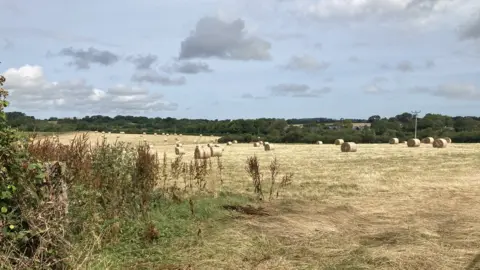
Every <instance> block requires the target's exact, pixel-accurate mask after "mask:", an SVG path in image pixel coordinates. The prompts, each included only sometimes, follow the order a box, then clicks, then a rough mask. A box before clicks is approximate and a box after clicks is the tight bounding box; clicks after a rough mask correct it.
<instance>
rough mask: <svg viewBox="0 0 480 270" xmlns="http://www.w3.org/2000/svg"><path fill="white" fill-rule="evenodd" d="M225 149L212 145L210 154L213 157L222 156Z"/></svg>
mask: <svg viewBox="0 0 480 270" xmlns="http://www.w3.org/2000/svg"><path fill="white" fill-rule="evenodd" d="M222 154H223V150H222V148H220V147H210V155H211V156H212V157H221V156H222Z"/></svg>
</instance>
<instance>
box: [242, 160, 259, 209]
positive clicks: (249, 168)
mask: <svg viewBox="0 0 480 270" xmlns="http://www.w3.org/2000/svg"><path fill="white" fill-rule="evenodd" d="M245 171H246V172H247V173H248V175H249V176H250V177H251V178H252V183H253V187H254V192H255V194H256V195H257V196H258V199H260V200H263V191H262V178H263V175H262V174H261V172H260V162H259V160H258V157H257V156H256V155H254V156H253V157H249V158H247V161H246V166H245Z"/></svg>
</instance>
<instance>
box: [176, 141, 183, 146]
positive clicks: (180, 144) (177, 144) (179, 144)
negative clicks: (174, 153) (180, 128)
mask: <svg viewBox="0 0 480 270" xmlns="http://www.w3.org/2000/svg"><path fill="white" fill-rule="evenodd" d="M175 146H176V147H182V146H183V144H182V143H181V142H177V143H176V144H175Z"/></svg>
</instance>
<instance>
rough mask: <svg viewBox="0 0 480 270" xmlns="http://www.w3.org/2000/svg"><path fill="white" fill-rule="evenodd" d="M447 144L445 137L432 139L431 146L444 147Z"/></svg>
mask: <svg viewBox="0 0 480 270" xmlns="http://www.w3.org/2000/svg"><path fill="white" fill-rule="evenodd" d="M447 145H448V142H447V140H445V139H436V140H434V141H433V148H446V147H447Z"/></svg>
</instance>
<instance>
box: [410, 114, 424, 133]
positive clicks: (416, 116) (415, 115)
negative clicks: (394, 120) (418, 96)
mask: <svg viewBox="0 0 480 270" xmlns="http://www.w3.org/2000/svg"><path fill="white" fill-rule="evenodd" d="M421 112H422V111H412V114H413V116H414V117H415V139H416V138H417V118H418V114H419V113H421Z"/></svg>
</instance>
